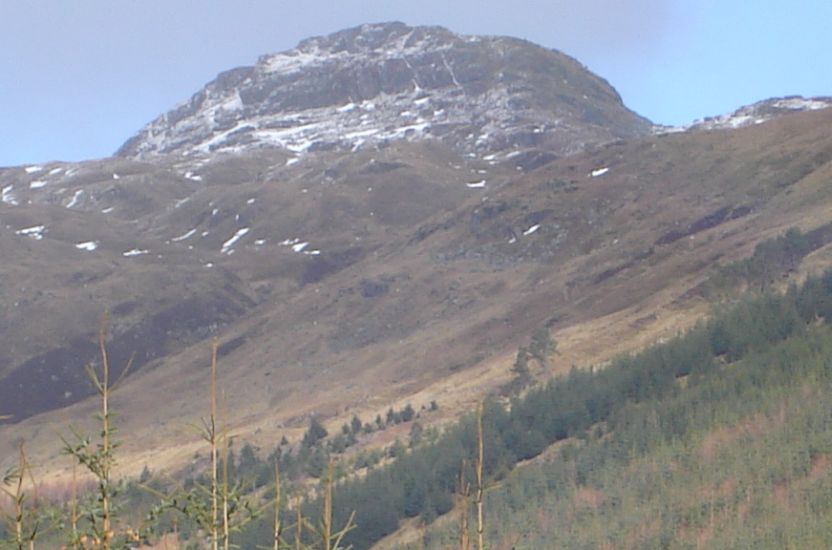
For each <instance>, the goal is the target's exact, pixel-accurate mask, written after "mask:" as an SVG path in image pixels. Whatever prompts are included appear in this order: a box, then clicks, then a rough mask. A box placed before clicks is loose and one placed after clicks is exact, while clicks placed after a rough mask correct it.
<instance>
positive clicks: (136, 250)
mask: <svg viewBox="0 0 832 550" xmlns="http://www.w3.org/2000/svg"><path fill="white" fill-rule="evenodd" d="M149 253H150V251H149V250H143V249H139V248H134V249H132V250H128V251H127V252H122V253H121V255H122V256H124V257H125V258H130V257H132V256H142V255H144V254H149Z"/></svg>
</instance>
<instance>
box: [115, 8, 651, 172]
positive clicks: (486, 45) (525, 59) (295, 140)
mask: <svg viewBox="0 0 832 550" xmlns="http://www.w3.org/2000/svg"><path fill="white" fill-rule="evenodd" d="M650 127H651V125H650V123H649V122H648V121H647V120H645V119H644V118H642V117H640V116H638V115H636V114H635V113H633V112H632V111H630V110H629V109H627V108H626V107H625V106H624V105H623V104H622V102H621V98H620V97H619V96H618V94H617V93H616V91H615V90H614V89H613V88H612V87H611V86H610V85H609V84H608V83H607V82H606V81H604V80H603V79H601V78H599V77H597V76H596V75H594V74H592V73H590V72H589V71H588V70H587V69H586V68H585V67H583V66H582V65H581V64H580V63H578V62H577V61H576V60H574V59H572V58H570V57H568V56H566V55H564V54H562V53H560V52H557V51H553V50H548V49H545V48H542V47H540V46H537V45H534V44H531V43H529V42H526V41H523V40H519V39H515V38H507V37H480V36H464V35H459V34H455V33H453V32H450V31H448V30H446V29H444V28H441V27H409V26H407V25H405V24H403V23H385V24H374V25H363V26H360V27H356V28H353V29H348V30H344V31H341V32H337V33H334V34H331V35H329V36H325V37H318V38H311V39H308V40H304V41H303V42H301V43H300V44H299V45H298V46H297V47H296V48H295V49H292V50H288V51H285V52H281V53H277V54H273V55H265V56H263V57H261V58H260V59H259V61H258V62H257V64H256V65H255V66H253V67H240V68H236V69H233V70H230V71H227V72H224V73H222V74H220V75H219V76H218V77H217V78H216V79H215V80H214V81H213V82H211V83H209V84H208V85H207V86H205V87H204V88H203V89H202V90H201V91H199V92H198V93H197V94H195V95H194V96H193V97H192V98H191V99H190V101H188V102H187V103H185V104H183V105H181V106H179V107H178V108H176V109H174V110H173V111H171V112H169V113H167V114H164V115H162V116H161V117H159V118H157V119H156V120H154V121H153V122H151V123H150V124H148V125H147V126H146V127H144V128H143V129H142V130H141V131H140V132H139V133H138V134H137V135H136V136H134V137H133V138H131V139H130V140H129V141H127V142H126V143H125V144H124V145H123V146H122V147H121V148H120V149H119V151H118V153H117V154H118V155H119V156H123V157H132V158H148V157H152V156H154V155H160V154H168V153H175V154H181V155H202V154H209V153H212V152H217V151H226V152H227V151H239V150H241V149H251V148H253V147H281V148H285V149H288V150H290V151H293V152H294V153H296V154H302V153H305V152H312V151H316V150H333V149H336V150H352V149H359V148H361V147H365V146H368V145H377V144H384V143H390V142H392V141H397V140H401V139H406V140H411V141H413V140H428V139H433V140H439V141H441V142H443V143H445V144H448V145H451V146H452V147H454V149H456V150H457V151H458V152H465V153H470V154H474V153H493V152H499V151H502V150H505V149H509V148H512V149H515V148H518V147H545V148H546V149H548V150H550V151H551V152H553V153H555V154H557V155H563V154H569V153H574V152H577V151H580V150H583V149H584V147H585V146H586V145H587V144H597V143H603V142H609V141H612V140H615V139H618V138H628V137H635V136H639V135H643V134H645V133H646V132H649V130H650Z"/></svg>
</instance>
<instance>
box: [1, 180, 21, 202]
mask: <svg viewBox="0 0 832 550" xmlns="http://www.w3.org/2000/svg"><path fill="white" fill-rule="evenodd" d="M12 191H14V184H12V185H7V186H6V187H4V188H3V190H2V191H0V201H3V202H4V203H6V204H10V205H12V206H17V199H16V198H15V197H14V194H13V193H12Z"/></svg>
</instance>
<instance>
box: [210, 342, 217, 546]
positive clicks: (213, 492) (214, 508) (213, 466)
mask: <svg viewBox="0 0 832 550" xmlns="http://www.w3.org/2000/svg"><path fill="white" fill-rule="evenodd" d="M218 346H219V344H218V342H217V338H216V337H214V339H213V341H212V342H211V418H210V430H211V432H210V434H209V439H210V443H211V548H213V550H219V536H218V532H217V531H218V525H217V516H218V515H219V505H218V498H217V473H218V472H217V469H218V467H217V348H218Z"/></svg>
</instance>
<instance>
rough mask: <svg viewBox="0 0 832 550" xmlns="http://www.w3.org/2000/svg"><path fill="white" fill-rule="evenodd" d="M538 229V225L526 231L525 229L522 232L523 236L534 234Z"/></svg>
mask: <svg viewBox="0 0 832 550" xmlns="http://www.w3.org/2000/svg"><path fill="white" fill-rule="evenodd" d="M538 229H540V224H537V225H533V226H531V227H530V228H528V229H526V230H525V231H523V236H524V237H525V236H526V235H531V234H532V233H534V232H535V231H537V230H538Z"/></svg>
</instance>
